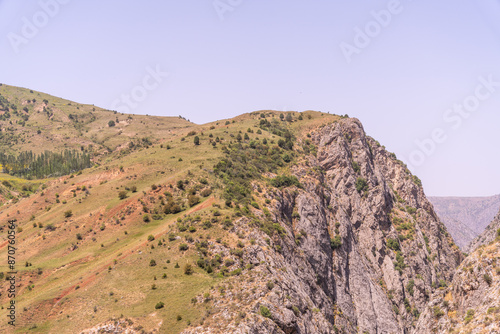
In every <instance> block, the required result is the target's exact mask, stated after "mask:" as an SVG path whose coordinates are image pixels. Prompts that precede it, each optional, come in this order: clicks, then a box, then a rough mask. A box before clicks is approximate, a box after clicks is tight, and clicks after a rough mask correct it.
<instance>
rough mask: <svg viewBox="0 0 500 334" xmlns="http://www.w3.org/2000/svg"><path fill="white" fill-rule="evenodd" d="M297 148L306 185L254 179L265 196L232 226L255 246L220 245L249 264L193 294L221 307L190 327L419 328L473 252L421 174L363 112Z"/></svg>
mask: <svg viewBox="0 0 500 334" xmlns="http://www.w3.org/2000/svg"><path fill="white" fill-rule="evenodd" d="M294 155H295V157H296V161H295V163H294V166H293V167H291V168H290V172H291V174H292V175H293V176H295V177H297V179H298V180H299V181H300V186H288V187H287V186H286V185H284V186H281V187H279V188H276V187H273V186H272V185H271V184H270V183H269V182H266V181H265V180H264V181H255V182H254V183H253V186H254V189H255V194H254V197H255V200H256V204H257V205H254V206H253V207H251V208H250V209H249V211H250V213H249V214H246V215H243V216H242V217H241V218H240V219H239V220H238V221H236V222H235V224H234V226H233V227H232V229H231V232H233V233H235V234H236V235H238V236H240V237H241V236H245V238H247V239H250V240H251V245H249V246H247V247H245V248H244V250H243V252H242V253H240V254H236V253H235V254H230V253H229V252H228V251H227V250H224V249H220V251H221V252H222V253H223V255H224V256H229V257H231V256H232V257H233V258H234V261H236V262H239V266H240V268H245V269H248V270H244V271H241V270H240V271H239V272H237V273H235V275H234V276H233V277H232V278H231V279H230V280H229V281H226V282H225V283H223V284H221V285H219V286H215V287H214V288H213V289H212V290H211V292H210V294H208V295H206V296H199V297H198V298H197V299H196V300H194V301H193V302H194V303H205V302H207V300H212V301H213V304H211V306H210V307H208V306H207V312H206V317H205V319H204V321H203V322H202V324H201V325H200V326H197V327H195V328H190V329H188V330H186V331H185V333H213V332H217V331H219V332H224V333H247V332H248V333H339V332H340V333H357V332H359V333H409V332H410V331H411V329H412V328H413V326H414V325H415V324H416V321H417V319H418V317H419V314H420V313H421V312H422V311H423V310H424V308H425V306H426V304H427V302H428V301H429V298H430V296H431V295H432V294H433V292H434V290H436V289H437V288H438V287H439V286H446V285H447V284H449V282H451V280H452V279H453V272H454V269H455V268H456V267H457V266H458V265H459V263H460V261H461V260H462V255H461V252H460V251H459V249H458V247H457V246H456V245H455V244H454V243H453V240H452V238H451V236H450V235H449V234H448V232H447V231H446V227H445V226H444V225H443V224H442V223H441V222H440V221H439V219H438V217H437V215H436V213H435V212H434V210H433V207H432V205H431V204H430V202H429V201H428V200H427V199H426V197H425V194H424V192H423V190H422V187H421V184H420V180H418V178H416V177H414V176H412V175H411V174H410V172H409V171H408V169H407V168H406V167H405V166H404V164H403V163H401V162H400V161H398V160H397V159H396V157H395V156H394V154H391V153H389V152H387V151H386V150H385V149H384V148H383V147H382V146H380V144H379V143H378V142H376V141H375V140H373V139H372V138H370V137H368V136H367V135H366V134H365V132H364V130H363V127H362V125H361V124H360V122H359V121H358V120H356V119H347V118H344V119H341V120H339V121H336V122H334V123H333V124H330V125H327V126H324V127H321V128H318V129H315V130H313V131H311V132H310V133H308V134H307V136H304V137H303V138H299V139H298V141H297V142H296V145H295V148H294ZM267 176H268V178H272V177H273V176H275V175H267ZM266 224H271V225H270V226H272V228H273V230H272V231H273V232H269V230H268V231H267V234H266V233H264V232H263V229H262V226H263V225H266ZM210 247H214V248H215V247H218V245H217V244H216V243H211V245H210ZM226 253H227V254H226Z"/></svg>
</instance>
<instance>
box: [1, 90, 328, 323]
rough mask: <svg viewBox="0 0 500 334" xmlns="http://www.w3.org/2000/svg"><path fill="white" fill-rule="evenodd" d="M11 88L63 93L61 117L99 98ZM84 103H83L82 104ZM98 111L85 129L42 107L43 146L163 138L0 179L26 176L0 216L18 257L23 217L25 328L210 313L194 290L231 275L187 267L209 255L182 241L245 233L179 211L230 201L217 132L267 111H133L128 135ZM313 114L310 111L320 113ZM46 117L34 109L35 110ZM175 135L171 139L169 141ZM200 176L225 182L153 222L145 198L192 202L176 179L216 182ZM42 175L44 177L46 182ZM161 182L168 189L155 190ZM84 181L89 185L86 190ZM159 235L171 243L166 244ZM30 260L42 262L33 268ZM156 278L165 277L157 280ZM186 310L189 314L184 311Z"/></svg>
mask: <svg viewBox="0 0 500 334" xmlns="http://www.w3.org/2000/svg"><path fill="white" fill-rule="evenodd" d="M0 93H1V94H2V95H4V96H7V97H8V98H9V99H12V98H18V99H19V101H22V100H23V99H25V98H26V95H29V94H31V95H33V96H36V97H35V98H36V99H37V103H38V100H43V99H44V98H47V99H48V100H49V101H50V102H49V104H52V103H54V104H55V106H54V108H53V110H54V114H55V115H56V111H57V110H59V114H58V116H57V117H59V118H60V119H61V120H62V119H63V118H64V117H65V116H67V115H68V114H69V113H72V112H73V113H76V112H82V113H87V112H89V111H90V110H91V108H93V107H92V106H82V105H77V104H74V103H72V102H69V101H65V100H62V99H56V98H53V97H50V96H47V95H44V94H42V93H37V92H34V93H30V92H29V90H23V89H15V88H12V87H8V86H5V85H3V86H2V87H0ZM69 103H71V105H68V104H69ZM76 106H79V107H80V109H76ZM72 108H73V109H72ZM93 113H94V115H95V117H96V120H95V121H92V122H89V123H85V124H83V129H88V132H87V131H86V130H84V131H80V132H75V131H74V130H71V128H69V129H68V125H67V124H68V123H61V124H59V123H56V121H54V122H52V121H47V120H45V119H43V118H41V117H40V118H39V120H38V121H37V122H40V123H42V122H43V123H44V124H45V125H44V126H45V129H49V130H44V132H43V133H44V137H43V138H44V139H43V141H44V142H45V144H44V145H45V146H44V145H41V146H40V148H42V147H47V146H46V145H51V147H59V148H60V147H63V146H64V143H66V144H68V143H70V144H68V146H71V145H75V146H78V145H82V144H83V143H97V142H98V141H101V142H102V143H103V144H104V145H106V146H107V147H110V148H115V147H117V146H119V145H121V144H127V143H128V141H130V138H125V137H126V136H131V137H134V136H135V137H136V138H140V137H142V136H143V134H144V133H148V134H151V135H152V136H153V137H154V138H157V139H158V141H157V142H155V143H154V144H153V145H152V146H149V148H140V149H137V150H134V151H132V152H129V153H127V151H115V152H113V153H108V154H103V155H100V156H98V157H97V158H96V159H97V160H98V162H99V163H100V164H99V165H98V166H96V167H93V168H89V169H87V170H85V171H83V172H82V173H81V174H80V175H75V176H72V177H70V176H65V177H61V178H57V179H46V180H41V181H40V180H39V181H31V183H34V184H35V186H37V185H38V186H37V189H38V191H36V192H35V193H32V192H29V191H24V192H23V191H22V185H21V184H22V183H23V182H26V181H24V180H19V179H17V180H14V179H13V178H12V177H10V176H7V175H5V174H0V178H2V179H6V178H9V179H11V181H12V183H13V184H15V186H13V188H12V189H11V192H12V194H13V196H14V197H15V198H14V199H13V200H10V201H4V204H3V206H1V207H0V226H1V227H3V230H2V231H1V232H0V258H2V259H6V257H7V254H6V245H5V241H6V236H7V233H6V221H7V220H8V219H9V218H14V217H15V218H16V219H18V222H19V226H20V227H21V228H22V232H20V233H18V236H17V241H18V251H17V255H16V256H17V270H19V271H20V273H19V275H18V276H19V277H20V278H21V279H20V281H19V286H18V288H17V290H18V297H17V307H18V308H17V314H18V324H19V326H18V330H17V332H19V333H24V332H26V331H27V330H28V329H29V328H32V327H34V325H35V324H36V328H32V329H31V330H30V332H33V333H36V332H40V333H46V332H64V333H66V332H74V329H75V328H77V329H80V330H81V329H84V328H89V327H92V326H93V325H95V324H98V323H102V322H104V321H106V320H108V319H110V318H112V317H119V316H120V315H124V316H126V317H130V318H132V319H133V320H134V322H135V323H136V324H137V325H141V326H143V327H144V329H146V330H151V329H153V328H159V329H160V332H163V333H177V332H179V331H180V330H182V329H183V328H185V327H186V326H187V325H188V323H189V322H191V323H197V322H199V321H200V320H201V319H202V317H203V316H204V314H205V312H206V308H207V307H209V305H208V304H207V305H203V304H201V305H200V304H196V306H193V305H192V304H191V299H192V298H193V297H195V296H197V295H201V294H203V293H204V292H205V291H208V290H209V288H210V287H211V286H214V285H216V284H217V283H219V282H220V281H221V280H224V279H225V278H221V277H218V276H217V275H215V274H212V275H209V274H207V273H206V272H205V271H203V270H201V269H200V268H196V267H195V270H194V274H193V275H190V276H188V275H184V273H183V267H184V265H185V264H186V263H194V262H195V261H196V259H198V252H197V251H196V249H195V246H194V244H192V243H188V244H189V249H188V250H187V251H180V250H179V244H181V243H185V242H186V241H185V238H186V237H187V236H191V237H193V238H194V239H195V240H206V239H208V238H211V240H214V239H216V238H219V237H220V238H221V239H222V242H226V243H227V247H229V248H235V247H236V243H237V241H238V238H237V237H236V236H235V235H234V234H231V233H229V232H227V231H225V230H223V229H222V228H221V226H220V225H214V227H212V228H209V229H207V230H204V229H202V228H201V227H200V226H199V223H198V225H196V224H194V223H190V222H188V223H187V224H193V225H196V226H197V231H196V232H194V233H190V232H188V231H186V232H179V231H178V229H177V227H176V220H177V218H183V217H185V216H186V215H189V216H191V217H194V216H196V215H199V216H200V218H201V220H202V221H203V220H206V219H210V218H211V217H213V210H214V209H215V208H214V206H213V205H220V206H221V207H223V201H222V200H220V198H219V196H220V193H221V183H220V181H219V180H217V179H215V177H214V176H213V175H212V173H211V172H210V171H211V169H212V167H213V166H214V164H215V163H216V162H217V161H218V160H219V159H220V158H222V157H223V153H222V151H221V149H220V144H218V145H217V146H216V148H214V147H212V145H210V144H209V140H210V138H209V134H212V135H213V137H212V139H215V138H216V137H219V138H221V139H222V138H224V140H223V142H226V143H227V142H229V141H230V140H232V138H231V135H233V136H235V135H236V134H237V133H238V132H239V131H242V133H245V132H246V130H247V129H248V128H251V129H254V130H257V129H256V125H257V124H258V118H259V115H260V113H261V112H256V113H252V114H245V115H242V116H239V117H237V118H235V119H234V123H233V122H232V121H233V120H231V122H230V124H229V125H226V122H225V121H219V122H217V123H216V122H214V123H209V124H205V125H200V126H197V125H193V124H191V123H188V122H186V121H184V120H182V119H179V118H166V117H165V118H162V117H147V116H133V121H132V122H131V123H130V125H128V126H123V133H122V135H120V136H112V135H113V134H114V133H115V132H117V130H118V127H119V126H117V127H115V128H107V127H106V124H107V122H108V120H110V119H113V118H114V117H116V115H113V114H112V112H109V111H104V110H100V109H98V108H96V111H95V112H93ZM265 113H266V114H268V117H278V115H279V113H278V112H270V111H265ZM303 115H304V120H303V121H296V122H294V123H292V125H291V127H292V128H293V129H294V132H295V133H297V134H300V133H305V131H308V129H310V128H312V127H316V126H319V125H321V124H324V123H327V122H332V121H333V120H334V119H335V117H334V116H331V115H326V114H321V113H317V112H305V113H303ZM306 115H311V119H309V118H308V117H306ZM37 117H38V116H37ZM37 117H32V118H33V120H34V121H35V120H37V119H38V118H37ZM297 117H298V113H294V119H297ZM32 118H31V117H30V120H31V119H32ZM119 118H120V120H121V119H127V115H119ZM47 122H48V123H47ZM120 123H122V122H121V121H120ZM120 123H119V124H120ZM35 124H39V123H34V124H33V125H30V126H28V125H26V128H28V130H30V131H31V130H33V131H34V133H35V134H34V135H33V136H35V135H36V130H34V129H36V127H37V125H35ZM156 124H158V125H156ZM51 126H52V127H51ZM32 128H33V129H32ZM151 129H153V130H151ZM19 130H21V129H19ZM16 131H18V130H16ZM189 131H196V132H197V135H198V136H199V137H200V139H201V145H199V146H195V145H194V144H193V136H186V135H187V133H188V132H189ZM72 134H73V135H75V138H73V137H70V139H69V140H62V139H63V137H64V135H68V136H71V135H72ZM125 134H126V136H125ZM136 134H137V135H136ZM249 135H250V137H251V139H254V138H256V137H259V138H260V139H263V138H267V139H268V140H275V139H276V138H274V136H273V135H271V134H270V133H268V132H265V131H264V132H263V133H262V134H260V135H258V134H256V133H255V132H254V133H252V134H249ZM96 137H97V138H98V140H97V141H96V139H95V138H96ZM28 138H31V137H29V136H28V135H26V139H25V143H24V144H19V145H14V146H12V147H11V150H12V151H17V150H22V149H25V148H26V147H29V144H30V143H28ZM49 143H50V144H49ZM167 145H169V146H170V149H167ZM161 146H163V147H161ZM179 158H182V161H179V160H180V159H179ZM201 178H206V179H207V180H208V183H209V186H210V187H211V188H212V189H213V190H214V192H213V193H212V195H210V196H209V197H207V198H203V199H202V202H201V203H200V204H198V205H196V206H194V207H192V208H188V209H187V211H183V212H181V213H178V214H176V215H162V217H161V218H162V219H160V220H151V222H149V223H145V222H144V221H143V215H144V212H143V204H144V205H146V206H147V207H148V208H149V210H154V208H158V207H159V201H160V200H161V199H160V197H159V196H163V195H162V194H163V192H164V191H169V192H172V193H173V194H174V197H176V198H178V199H182V200H183V201H185V198H186V196H187V194H186V192H185V191H181V190H178V189H177V187H176V182H177V181H178V180H189V184H188V185H187V186H186V189H188V188H191V187H196V186H199V187H200V188H201V187H205V186H204V185H202V184H200V182H199V180H200V179H201ZM40 182H42V183H43V186H40ZM153 184H154V185H158V186H159V188H157V189H156V190H152V187H151V186H152V185H153ZM35 186H34V187H33V189H35V188H36V187H35ZM83 186H85V188H86V189H87V190H88V193H86V191H84V190H83V188H82V187H83ZM132 186H135V187H137V192H135V193H133V192H131V191H128V192H127V198H126V199H123V200H120V199H119V198H118V196H117V194H118V192H119V191H121V190H124V189H126V188H131V187H132ZM170 186H171V187H170ZM42 188H45V189H43V190H42ZM16 195H18V196H17V197H16ZM23 195H24V196H26V197H23ZM58 200H59V203H57V201H58ZM141 201H142V203H141ZM68 210H71V211H72V216H71V217H67V218H66V217H65V215H64V213H65V212H66V211H68ZM221 211H222V218H223V217H224V216H226V215H228V216H231V214H232V212H231V211H229V210H226V209H221ZM149 215H150V216H151V215H152V214H151V213H149ZM40 223H41V224H42V227H40ZM34 224H36V227H35V225H34ZM49 224H52V225H53V226H54V227H55V230H54V231H51V230H48V229H46V227H47V225H49ZM170 232H173V233H175V234H176V235H177V236H180V237H181V239H182V240H175V241H169V240H168V237H167V236H168V234H169V233H170ZM77 234H80V235H81V236H82V240H77V238H76V235H77ZM149 235H154V236H155V237H156V239H155V240H154V241H152V242H148V241H147V237H148V236H149ZM159 240H161V241H162V243H163V245H162V246H159V245H158V241H159ZM151 246H154V249H153V248H152V247H151ZM151 259H154V260H155V261H156V263H157V265H156V266H153V267H151V266H149V263H150V260H151ZM115 260H116V261H115ZM168 261H169V263H167V262H168ZM25 262H30V263H31V264H32V265H31V266H28V267H25V266H24V265H25ZM175 263H179V265H180V268H174V265H175ZM38 268H40V270H39V269H38ZM6 271H7V266H6V261H1V262H0V272H6ZM164 273H165V274H167V278H166V279H163V278H162V276H163V274H164ZM155 276H156V280H155V279H154V277H155ZM153 284H156V287H157V288H156V289H154V290H153V289H152V285H153ZM29 286H31V287H32V288H31V290H30V289H29V288H28V287H29ZM33 286H34V287H33ZM0 288H1V290H2V291H6V288H7V283H6V282H5V281H2V283H0ZM159 301H162V302H164V303H165V307H164V308H162V309H159V310H156V309H155V307H154V306H155V304H156V303H157V302H159ZM7 302H8V298H7V297H6V294H3V295H2V296H1V297H0V303H1V305H2V306H4V307H5V306H6V305H7ZM0 315H1V316H2V317H3V318H4V319H5V315H6V310H5V309H3V310H1V312H0ZM177 315H180V316H181V317H182V320H180V321H178V320H177ZM5 326H6V324H5V322H2V323H0V330H2V329H5V328H6V327H5Z"/></svg>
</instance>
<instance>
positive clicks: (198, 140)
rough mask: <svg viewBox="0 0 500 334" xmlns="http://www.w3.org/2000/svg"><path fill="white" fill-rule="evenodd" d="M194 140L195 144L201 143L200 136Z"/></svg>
mask: <svg viewBox="0 0 500 334" xmlns="http://www.w3.org/2000/svg"><path fill="white" fill-rule="evenodd" d="M193 142H194V144H195V145H200V137H198V136H195V137H194V140H193Z"/></svg>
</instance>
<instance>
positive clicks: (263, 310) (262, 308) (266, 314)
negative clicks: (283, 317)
mask: <svg viewBox="0 0 500 334" xmlns="http://www.w3.org/2000/svg"><path fill="white" fill-rule="evenodd" d="M260 315H262V316H263V317H264V318H271V311H269V309H268V308H267V307H265V306H264V305H261V306H260Z"/></svg>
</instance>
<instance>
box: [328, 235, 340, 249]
mask: <svg viewBox="0 0 500 334" xmlns="http://www.w3.org/2000/svg"><path fill="white" fill-rule="evenodd" d="M330 246H331V247H332V249H337V248H340V246H342V238H341V237H340V235H336V236H335V237H334V238H332V239H331V240H330Z"/></svg>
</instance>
